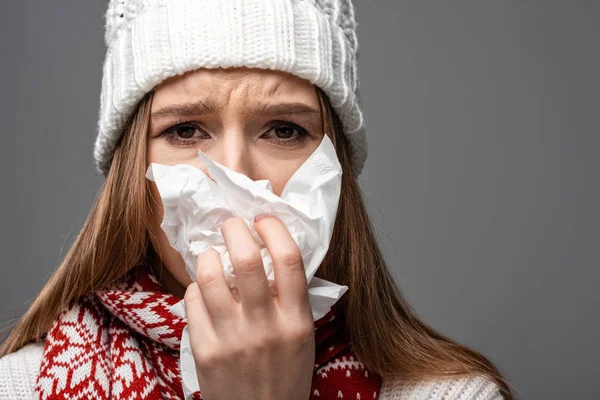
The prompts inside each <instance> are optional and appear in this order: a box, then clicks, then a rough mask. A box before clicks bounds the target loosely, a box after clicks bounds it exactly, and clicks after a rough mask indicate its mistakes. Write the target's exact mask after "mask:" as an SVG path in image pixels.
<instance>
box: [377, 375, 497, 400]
mask: <svg viewBox="0 0 600 400" xmlns="http://www.w3.org/2000/svg"><path fill="white" fill-rule="evenodd" d="M378 399H380V400H503V397H502V394H501V393H500V388H499V387H498V385H496V384H495V383H494V382H491V381H490V380H488V379H487V378H485V377H483V376H479V375H478V376H472V377H466V378H453V379H440V380H430V381H423V382H421V383H418V384H415V383H413V384H406V383H404V382H402V381H400V380H391V381H384V382H383V384H382V386H381V391H380V393H379V397H378Z"/></svg>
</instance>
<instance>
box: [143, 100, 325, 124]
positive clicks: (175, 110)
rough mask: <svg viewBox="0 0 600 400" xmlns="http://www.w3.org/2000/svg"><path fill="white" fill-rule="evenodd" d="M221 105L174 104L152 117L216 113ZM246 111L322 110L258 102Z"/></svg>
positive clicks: (312, 112)
mask: <svg viewBox="0 0 600 400" xmlns="http://www.w3.org/2000/svg"><path fill="white" fill-rule="evenodd" d="M221 108H222V107H221V106H219V105H218V104H217V103H215V102H214V101H212V100H198V101H195V102H191V103H182V104H173V105H168V106H165V107H163V108H161V109H159V110H156V111H154V112H153V113H152V118H155V119H160V118H166V117H174V116H192V115H193V116H199V115H206V114H215V113H216V112H218V111H219V110H221ZM244 111H245V112H246V113H248V114H263V115H282V114H283V115H289V114H306V115H319V114H320V111H319V110H316V109H314V108H313V107H311V106H309V105H307V104H304V103H276V104H266V103H257V104H252V105H246V106H245V107H244Z"/></svg>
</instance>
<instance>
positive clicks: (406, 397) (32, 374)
mask: <svg viewBox="0 0 600 400" xmlns="http://www.w3.org/2000/svg"><path fill="white" fill-rule="evenodd" d="M43 350H44V344H43V343H31V344H28V345H27V346H25V347H23V348H22V349H21V350H19V351H17V352H16V353H12V354H9V355H7V356H5V357H3V358H1V359H0V400H9V399H10V400H13V399H33V398H34V397H33V388H34V385H35V382H36V379H37V376H38V371H39V368H40V363H41V360H42V354H43ZM349 395H350V396H349ZM341 398H346V399H347V398H350V399H353V400H354V399H356V397H354V398H353V397H352V396H351V394H349V393H344V392H342V397H341ZM368 398H370V397H368ZM377 399H379V400H502V396H501V394H500V391H499V389H498V386H497V385H496V384H494V383H493V382H491V381H489V380H487V379H486V378H484V377H482V376H474V377H469V378H461V379H447V380H430V381H424V382H421V383H420V384H410V385H407V384H406V383H405V382H403V381H402V380H401V379H395V380H384V381H383V383H382V386H381V391H380V392H379V395H378V396H377Z"/></svg>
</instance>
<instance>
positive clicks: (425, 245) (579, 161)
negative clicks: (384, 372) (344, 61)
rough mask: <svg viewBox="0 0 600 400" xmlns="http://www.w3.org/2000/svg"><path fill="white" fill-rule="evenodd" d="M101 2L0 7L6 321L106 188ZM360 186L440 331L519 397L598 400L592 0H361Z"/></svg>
mask: <svg viewBox="0 0 600 400" xmlns="http://www.w3.org/2000/svg"><path fill="white" fill-rule="evenodd" d="M105 6H106V2H105V1H100V0H96V1H86V2H81V1H66V0H53V1H42V0H37V1H34V0H20V1H16V2H6V3H5V4H3V12H2V23H1V24H0V29H1V30H2V35H1V36H0V41H1V42H2V60H3V62H2V64H1V67H0V68H1V69H0V71H1V76H2V78H1V82H2V96H1V100H0V101H1V102H2V104H1V110H2V111H1V112H2V129H3V133H2V154H1V157H0V182H1V185H2V186H1V189H0V190H1V191H2V192H1V193H2V196H1V197H0V198H1V201H2V203H1V207H2V217H3V218H2V222H3V223H2V224H1V228H0V235H1V237H0V239H1V240H0V256H1V259H0V268H1V269H0V271H1V273H2V278H1V279H0V304H1V306H0V320H1V321H2V322H3V324H4V325H5V324H6V322H7V321H10V319H11V318H14V317H16V316H19V315H20V313H22V312H23V311H24V310H25V305H26V304H27V301H28V300H29V299H31V298H32V296H34V295H35V294H36V293H37V292H38V291H39V289H40V288H41V286H42V283H43V282H44V281H45V280H46V279H47V277H48V276H49V274H50V272H51V271H52V270H53V268H54V267H55V266H56V265H57V264H58V263H59V261H60V260H61V257H62V256H63V255H64V253H65V251H66V249H67V248H68V246H69V245H70V244H71V243H72V241H73V237H74V236H75V235H76V234H77V232H78V231H79V229H80V228H81V226H82V224H83V221H84V219H85V218H86V216H87V214H88V212H89V210H90V207H91V204H92V201H93V199H94V197H95V195H96V193H97V190H98V189H99V187H100V184H101V182H102V179H101V177H100V176H99V175H98V174H97V173H96V172H95V169H94V164H93V157H92V147H93V141H94V129H95V124H96V116H97V110H98V107H99V91H100V82H101V65H102V60H103V57H104V47H103V13H104V8H105ZM356 7H357V19H358V22H359V28H358V35H359V42H360V62H359V65H360V73H359V77H360V81H361V89H362V102H363V104H364V110H365V116H366V123H367V128H368V135H369V146H370V147H369V151H370V153H369V158H368V160H367V164H366V167H365V170H364V173H363V174H362V177H361V184H362V186H363V188H364V189H365V192H366V196H367V200H368V202H369V209H370V211H371V213H372V216H373V219H374V223H375V225H376V227H377V231H378V235H379V237H380V238H381V243H382V246H383V249H384V251H385V254H386V257H387V259H388V260H389V262H390V264H391V266H392V267H393V273H394V276H395V277H396V278H397V279H398V281H399V283H400V285H401V287H402V288H403V290H404V292H405V293H406V294H407V296H408V298H409V300H410V302H411V303H412V304H413V306H414V307H415V308H416V310H417V311H418V312H419V314H420V315H421V316H422V317H423V318H424V319H425V320H426V321H427V322H428V323H430V324H431V325H433V327H435V328H437V329H438V330H440V331H441V332H443V333H445V334H448V335H450V336H451V337H453V338H455V339H457V340H458V341H460V342H462V343H465V344H467V345H470V346H472V347H474V348H476V349H478V350H480V351H482V352H483V353H484V354H485V355H487V356H488V357H489V358H490V359H491V360H492V361H493V362H495V363H496V364H497V366H498V367H499V368H500V369H501V371H502V372H503V373H504V374H505V375H506V376H507V378H508V379H509V380H511V381H512V382H513V384H514V385H515V386H516V388H517V390H518V393H519V394H520V396H521V397H522V398H524V399H564V398H579V399H592V398H600V386H598V384H597V381H596V379H597V375H598V373H599V372H600V368H599V367H598V365H599V364H598V360H599V359H600V346H599V345H598V342H597V338H598V329H599V328H600V318H599V314H600V313H599V312H598V310H597V307H598V305H600V293H599V291H598V290H597V286H598V282H599V281H600V273H599V272H598V261H599V254H598V252H599V248H600V246H599V245H600V243H599V240H598V239H599V237H600V232H599V226H600V221H599V215H600V213H599V212H598V209H597V206H598V204H600V185H599V178H600V176H599V172H598V167H599V166H600V165H599V164H600V161H599V160H598V154H597V153H598V148H599V147H600V139H599V129H598V114H599V112H600V101H599V92H600V84H599V83H600V80H599V78H598V71H600V56H599V51H598V38H599V34H600V24H599V23H598V21H599V20H600V2H597V1H573V0H571V1H561V2H559V1H547V0H546V1H541V0H540V1H499V0H498V1H475V0H473V1H453V2H441V1H435V2H434V1H421V0H413V1H398V0H388V1H383V0H376V1H375V0H369V1H366V0H356Z"/></svg>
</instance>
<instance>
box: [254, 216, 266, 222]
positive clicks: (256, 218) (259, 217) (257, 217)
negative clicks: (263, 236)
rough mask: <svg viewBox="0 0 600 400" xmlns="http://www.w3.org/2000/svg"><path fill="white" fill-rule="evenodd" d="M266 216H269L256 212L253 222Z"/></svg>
mask: <svg viewBox="0 0 600 400" xmlns="http://www.w3.org/2000/svg"><path fill="white" fill-rule="evenodd" d="M268 216H269V214H258V215H257V216H256V217H254V223H257V222H258V221H260V220H261V219H263V218H266V217H268Z"/></svg>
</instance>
